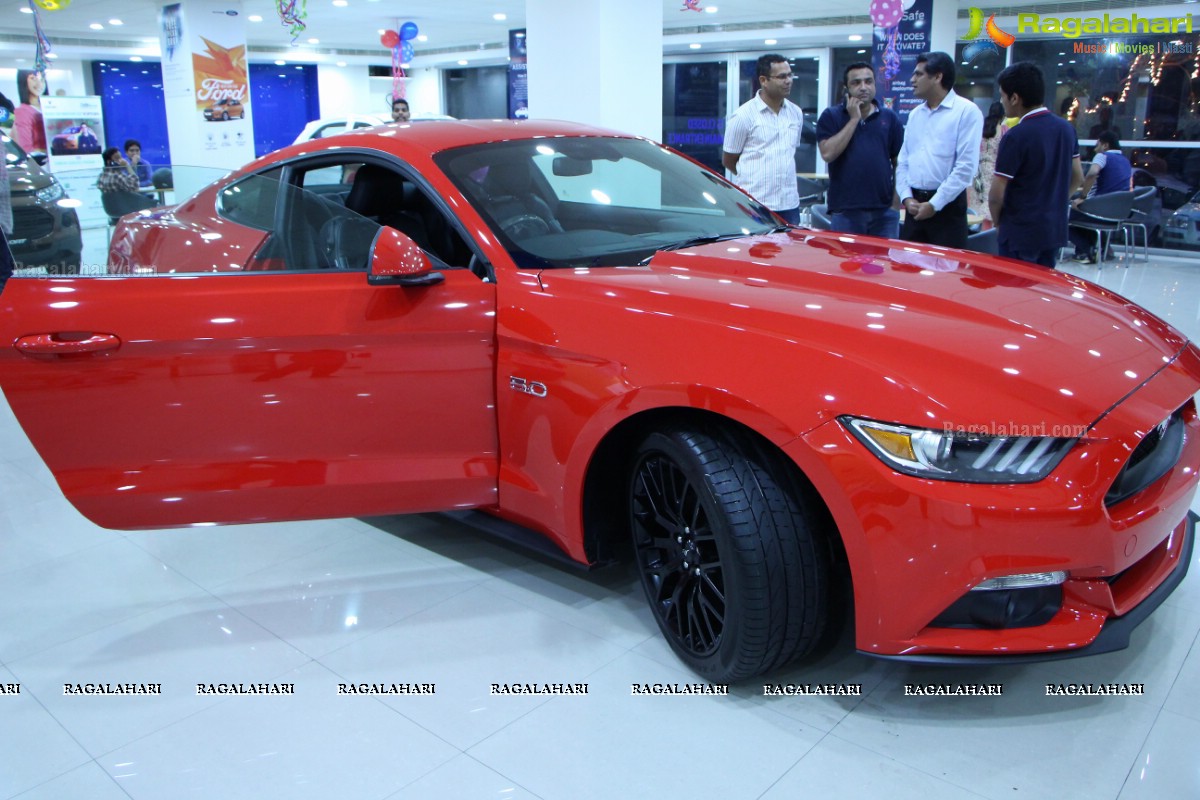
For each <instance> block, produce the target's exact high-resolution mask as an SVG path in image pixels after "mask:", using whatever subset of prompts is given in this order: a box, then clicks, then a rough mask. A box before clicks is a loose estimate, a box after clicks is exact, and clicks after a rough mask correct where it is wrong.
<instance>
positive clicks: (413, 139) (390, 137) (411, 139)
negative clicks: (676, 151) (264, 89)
mask: <svg viewBox="0 0 1200 800" xmlns="http://www.w3.org/2000/svg"><path fill="white" fill-rule="evenodd" d="M401 133H402V134H403V138H402V139H401V138H398V134H401ZM556 136H619V137H624V138H632V135H631V134H626V133H619V132H617V131H612V130H608V129H606V128H598V127H595V126H592V125H584V124H581V123H577V122H560V121H557V120H510V119H459V120H426V121H422V122H418V123H412V122H402V123H388V124H385V125H377V126H375V127H372V128H359V129H357V130H350V131H346V132H344V133H339V134H337V135H335V136H328V137H325V138H322V139H314V140H311V141H308V142H305V143H302V144H299V145H293V146H294V147H304V148H306V150H308V149H314V147H315V148H316V149H323V148H324V147H328V146H329V145H331V144H336V145H341V146H343V147H353V146H355V145H363V146H366V147H378V148H380V149H384V150H390V149H393V148H394V144H391V143H400V142H403V143H404V144H405V145H411V146H412V147H415V148H416V149H420V150H424V151H425V152H428V153H437V152H441V151H443V150H450V149H453V148H456V147H466V146H468V145H473V144H487V143H490V142H506V141H515V140H523V139H538V138H552V137H556ZM363 139H368V140H373V141H363Z"/></svg>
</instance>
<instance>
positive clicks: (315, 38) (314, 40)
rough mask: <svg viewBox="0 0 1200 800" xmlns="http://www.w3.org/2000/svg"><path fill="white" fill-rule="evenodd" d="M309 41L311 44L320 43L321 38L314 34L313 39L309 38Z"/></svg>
mask: <svg viewBox="0 0 1200 800" xmlns="http://www.w3.org/2000/svg"><path fill="white" fill-rule="evenodd" d="M308 43H309V44H320V43H321V40H320V39H318V38H317V37H315V36H313V37H312V38H311V39H309V40H308Z"/></svg>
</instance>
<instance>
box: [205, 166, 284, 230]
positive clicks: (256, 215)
mask: <svg viewBox="0 0 1200 800" xmlns="http://www.w3.org/2000/svg"><path fill="white" fill-rule="evenodd" d="M281 173H282V169H273V170H271V171H269V172H263V173H260V174H258V175H251V176H250V177H248V178H245V179H243V180H240V181H238V182H237V183H233V184H230V185H229V186H226V187H225V188H224V190H222V191H221V194H220V196H219V197H218V198H217V213H218V214H220V215H221V216H222V217H224V218H225V219H227V220H229V221H230V222H236V223H238V224H239V225H245V226H247V227H250V228H257V229H259V230H262V231H269V230H273V229H274V228H275V206H276V203H277V201H278V198H279V179H280V176H281Z"/></svg>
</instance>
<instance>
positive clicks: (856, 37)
mask: <svg viewBox="0 0 1200 800" xmlns="http://www.w3.org/2000/svg"><path fill="white" fill-rule="evenodd" d="M846 38H847V39H849V40H850V41H852V42H861V41H862V35H861V34H857V33H852V34H850V35H849V36H847V37H846Z"/></svg>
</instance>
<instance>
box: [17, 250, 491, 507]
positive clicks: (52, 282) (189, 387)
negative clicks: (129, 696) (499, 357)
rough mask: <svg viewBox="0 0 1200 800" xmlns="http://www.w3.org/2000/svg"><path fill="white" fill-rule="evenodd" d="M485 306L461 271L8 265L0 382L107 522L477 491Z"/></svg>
mask: <svg viewBox="0 0 1200 800" xmlns="http://www.w3.org/2000/svg"><path fill="white" fill-rule="evenodd" d="M385 230H386V229H385ZM392 233H394V231H393V232H392ZM494 310H495V285H494V284H492V283H488V282H486V281H482V280H480V279H479V278H478V277H477V276H475V275H474V274H472V273H471V272H470V271H468V270H465V269H454V270H446V272H445V274H444V280H442V281H441V282H438V283H435V284H433V285H419V286H400V285H371V284H370V283H368V279H367V275H366V274H365V273H364V272H362V271H343V270H335V269H330V270H308V271H279V272H257V273H239V274H207V275H203V274H193V275H177V276H166V275H164V276H138V277H97V278H72V279H46V278H13V279H10V280H9V281H8V284H7V286H6V287H5V288H4V290H3V292H2V293H0V337H2V338H0V341H2V342H3V346H0V387H2V388H3V390H4V393H5V395H6V397H7V398H8V402H9V404H10V405H11V407H12V410H13V412H14V413H15V414H16V417H17V419H18V420H19V421H20V423H21V425H22V426H23V427H24V429H25V431H26V433H27V434H28V435H29V438H30V439H31V441H32V442H33V444H34V446H35V447H36V448H37V450H38V452H39V453H40V454H41V455H42V457H43V458H44V459H45V461H46V463H47V464H48V465H49V467H50V469H51V470H52V471H53V473H54V475H55V478H56V479H57V480H58V483H59V485H60V486H61V487H62V490H63V492H64V493H65V494H66V496H67V498H68V499H69V500H70V501H71V502H72V503H73V504H74V505H75V507H76V508H78V509H79V510H80V511H81V512H82V513H83V514H84V515H85V516H87V517H88V518H89V519H91V520H92V521H94V522H96V523H97V524H99V525H103V526H105V527H110V528H148V527H155V528H156V527H166V526H179V525H195V524H211V523H228V522H252V521H268V520H287V519H309V518H319V517H340V516H354V515H368V514H389V513H402V512H415V511H428V510H436V509H447V508H464V507H479V506H487V505H491V504H493V503H494V502H495V498H496V474H497V445H496V423H495V389H494V386H495V380H494V357H495V353H494V341H495V333H494V321H495V315H494Z"/></svg>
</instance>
